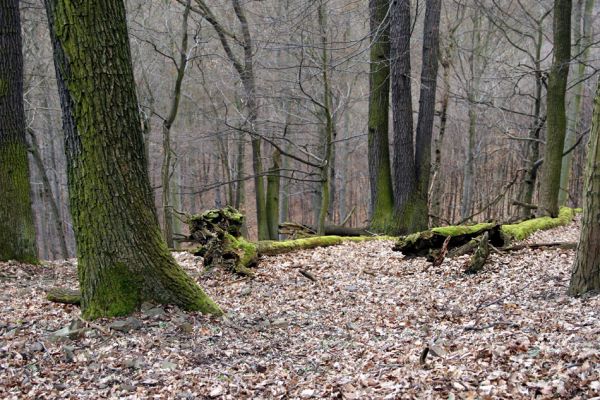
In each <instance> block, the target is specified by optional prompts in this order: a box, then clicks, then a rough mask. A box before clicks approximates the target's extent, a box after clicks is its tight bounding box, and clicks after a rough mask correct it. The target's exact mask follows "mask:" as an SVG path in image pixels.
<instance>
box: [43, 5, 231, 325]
mask: <svg viewBox="0 0 600 400" xmlns="http://www.w3.org/2000/svg"><path fill="white" fill-rule="evenodd" d="M45 5H46V11H47V13H48V20H49V23H50V33H51V38H52V44H53V48H54V60H55V66H56V72H57V78H58V86H59V94H60V98H61V106H62V109H63V126H64V129H65V136H66V153H67V175H68V178H69V179H68V181H69V200H70V206H71V213H72V214H73V227H74V230H75V238H76V242H77V256H78V275H79V284H80V287H81V292H82V301H81V306H82V312H83V316H84V317H85V318H90V319H91V318H98V317H108V316H117V315H126V314H129V313H131V312H133V311H135V310H136V309H138V308H139V307H140V305H141V304H142V302H144V301H155V302H158V303H164V304H175V305H178V306H179V307H181V308H183V309H186V310H200V311H203V312H207V313H214V314H220V313H221V310H220V309H219V307H218V306H217V305H216V304H215V303H214V302H213V301H212V300H211V299H210V298H209V297H208V296H207V295H206V294H205V293H204V292H203V291H202V289H201V288H200V287H199V286H198V285H197V284H196V282H194V280H193V279H191V278H190V277H189V276H188V275H186V273H185V272H184V271H183V270H182V269H181V267H180V266H179V265H177V263H176V262H175V260H174V259H173V257H172V256H171V254H170V253H169V251H168V248H167V246H166V243H165V241H164V239H163V238H162V235H161V231H160V227H159V224H158V218H157V216H156V211H155V209H154V205H153V200H152V192H151V188H150V181H149V179H148V176H147V174H146V171H145V169H144V165H145V160H144V143H143V138H142V131H141V124H140V120H139V114H138V107H137V98H136V93H135V82H134V78H133V69H132V66H131V53H130V50H129V42H128V36H127V23H126V17H125V6H124V4H123V1H121V0H106V1H101V2H95V1H84V2H81V3H79V4H78V5H77V6H76V7H75V6H73V4H72V3H71V2H69V1H66V0H45Z"/></svg>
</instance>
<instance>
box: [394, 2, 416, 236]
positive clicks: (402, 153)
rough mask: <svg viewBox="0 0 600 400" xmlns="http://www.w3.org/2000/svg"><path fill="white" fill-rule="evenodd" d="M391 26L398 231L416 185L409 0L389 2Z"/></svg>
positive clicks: (405, 226) (403, 228) (407, 222)
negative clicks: (390, 3) (390, 4)
mask: <svg viewBox="0 0 600 400" xmlns="http://www.w3.org/2000/svg"><path fill="white" fill-rule="evenodd" d="M390 29H391V32H390V38H391V59H392V62H391V77H392V85H391V88H392V114H393V124H394V171H393V172H394V173H393V176H394V184H395V186H394V213H395V216H394V220H395V221H394V224H395V225H396V228H395V231H396V232H397V233H407V232H409V230H410V227H411V225H412V220H413V217H414V215H413V214H414V207H413V202H414V198H413V197H414V193H415V188H416V180H415V178H416V169H415V157H414V149H413V147H414V144H413V115H412V113H413V109H412V95H411V75H410V74H411V69H410V36H411V19H410V0H397V1H395V2H392V6H391V28H390Z"/></svg>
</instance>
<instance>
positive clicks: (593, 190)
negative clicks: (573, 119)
mask: <svg viewBox="0 0 600 400" xmlns="http://www.w3.org/2000/svg"><path fill="white" fill-rule="evenodd" d="M594 103H595V104H594V115H593V119H592V130H591V132H590V139H589V145H588V156H587V157H588V160H587V166H586V170H585V183H584V185H585V188H584V193H585V194H584V199H583V217H582V219H581V221H582V227H581V235H580V239H579V245H578V247H577V255H576V256H575V264H574V266H573V273H572V275H571V283H570V285H569V293H570V294H571V295H581V294H583V293H587V292H590V291H598V290H600V224H599V223H598V220H599V219H600V82H599V83H598V87H597V89H596V99H595V101H594Z"/></svg>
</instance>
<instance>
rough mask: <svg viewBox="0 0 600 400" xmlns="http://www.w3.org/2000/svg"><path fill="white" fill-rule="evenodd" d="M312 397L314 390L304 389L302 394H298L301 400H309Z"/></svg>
mask: <svg viewBox="0 0 600 400" xmlns="http://www.w3.org/2000/svg"><path fill="white" fill-rule="evenodd" d="M314 395H315V391H314V389H304V390H303V391H302V392H300V397H302V398H303V399H310V398H311V397H313V396H314Z"/></svg>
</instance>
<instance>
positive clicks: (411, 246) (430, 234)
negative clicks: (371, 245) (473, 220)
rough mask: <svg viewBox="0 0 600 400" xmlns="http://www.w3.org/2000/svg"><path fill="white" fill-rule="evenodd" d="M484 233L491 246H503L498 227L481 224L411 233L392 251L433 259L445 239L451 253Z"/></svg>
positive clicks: (399, 240) (399, 241)
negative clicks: (448, 239)
mask: <svg viewBox="0 0 600 400" xmlns="http://www.w3.org/2000/svg"><path fill="white" fill-rule="evenodd" d="M485 232H487V233H488V236H489V241H490V243H491V244H492V245H493V246H495V247H501V246H503V245H504V241H505V238H504V236H503V235H502V232H501V231H500V225H498V224H493V223H483V224H477V225H457V226H445V227H439V228H433V229H431V230H428V231H423V232H418V233H413V234H411V235H407V236H403V237H401V238H400V239H398V241H397V242H396V244H395V245H394V247H393V250H396V251H400V252H402V254H404V255H406V256H419V257H425V256H429V257H432V258H435V256H436V255H435V254H434V251H435V250H438V249H440V248H441V247H442V245H443V244H444V241H445V240H446V238H448V237H450V241H449V242H448V250H449V251H452V249H455V248H458V247H461V246H463V245H465V244H467V243H469V242H470V241H471V240H472V239H474V238H476V237H478V236H480V235H482V234H483V233H485Z"/></svg>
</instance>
